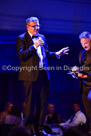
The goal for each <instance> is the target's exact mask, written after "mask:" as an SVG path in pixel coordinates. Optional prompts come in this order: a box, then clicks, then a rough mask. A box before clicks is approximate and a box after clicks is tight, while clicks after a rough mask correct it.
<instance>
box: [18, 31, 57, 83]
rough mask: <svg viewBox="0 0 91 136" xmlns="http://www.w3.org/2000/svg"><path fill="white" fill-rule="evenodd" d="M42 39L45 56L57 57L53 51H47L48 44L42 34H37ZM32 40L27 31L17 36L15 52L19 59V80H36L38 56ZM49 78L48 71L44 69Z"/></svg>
mask: <svg viewBox="0 0 91 136" xmlns="http://www.w3.org/2000/svg"><path fill="white" fill-rule="evenodd" d="M38 36H39V37H41V38H42V39H43V41H44V45H43V46H44V48H45V51H46V56H47V57H50V58H57V55H56V54H55V52H49V50H48V45H47V43H46V39H45V37H44V35H41V34H38ZM33 44H34V43H33V40H32V38H31V36H30V35H29V33H28V32H26V33H23V34H21V35H20V36H18V38H17V53H18V56H19V59H20V63H21V65H20V72H19V80H25V81H36V80H37V77H38V72H39V61H40V58H39V56H38V55H37V52H36V49H35V48H34V46H33ZM46 67H47V65H46ZM46 72H47V76H48V78H49V72H48V70H46Z"/></svg>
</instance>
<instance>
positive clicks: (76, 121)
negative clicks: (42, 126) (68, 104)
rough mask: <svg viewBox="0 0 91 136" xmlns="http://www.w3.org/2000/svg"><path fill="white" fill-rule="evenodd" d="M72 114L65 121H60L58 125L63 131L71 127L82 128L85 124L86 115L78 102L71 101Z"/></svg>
mask: <svg viewBox="0 0 91 136" xmlns="http://www.w3.org/2000/svg"><path fill="white" fill-rule="evenodd" d="M73 110H74V115H72V116H71V118H69V119H68V120H67V121H66V122H65V123H60V124H59V127H60V128H62V129H63V130H64V131H67V130H68V129H70V128H72V127H77V128H82V129H83V128H84V127H85V125H86V116H85V114H84V113H83V112H82V111H81V109H80V104H79V103H78V102H74V103H73Z"/></svg>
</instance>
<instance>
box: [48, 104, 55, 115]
mask: <svg viewBox="0 0 91 136" xmlns="http://www.w3.org/2000/svg"><path fill="white" fill-rule="evenodd" d="M48 111H49V112H50V113H54V105H53V104H49V105H48Z"/></svg>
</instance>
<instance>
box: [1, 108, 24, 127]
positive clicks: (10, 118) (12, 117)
mask: <svg viewBox="0 0 91 136" xmlns="http://www.w3.org/2000/svg"><path fill="white" fill-rule="evenodd" d="M20 123H21V111H20V109H19V108H18V107H17V106H13V108H12V109H11V112H10V113H9V114H8V115H5V116H3V120H2V124H8V125H20Z"/></svg>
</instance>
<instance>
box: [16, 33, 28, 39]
mask: <svg viewBox="0 0 91 136" xmlns="http://www.w3.org/2000/svg"><path fill="white" fill-rule="evenodd" d="M25 35H27V32H25V33H23V34H20V35H19V36H18V37H19V38H21V39H23V38H24V37H25Z"/></svg>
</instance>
